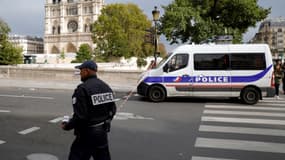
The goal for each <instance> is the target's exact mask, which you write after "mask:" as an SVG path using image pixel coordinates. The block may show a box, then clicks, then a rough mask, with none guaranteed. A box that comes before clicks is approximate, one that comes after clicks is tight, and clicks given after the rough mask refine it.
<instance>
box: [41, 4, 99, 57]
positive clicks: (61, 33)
mask: <svg viewBox="0 0 285 160" xmlns="http://www.w3.org/2000/svg"><path fill="white" fill-rule="evenodd" d="M103 6H104V0H46V4H45V36H44V48H45V53H52V54H59V53H62V52H64V53H75V52H77V51H78V49H79V47H80V45H81V44H83V43H87V44H89V46H90V47H91V48H94V44H93V42H92V39H91V35H92V33H91V30H92V24H93V23H94V21H96V20H97V19H98V16H99V15H100V13H101V9H102V8H103Z"/></svg>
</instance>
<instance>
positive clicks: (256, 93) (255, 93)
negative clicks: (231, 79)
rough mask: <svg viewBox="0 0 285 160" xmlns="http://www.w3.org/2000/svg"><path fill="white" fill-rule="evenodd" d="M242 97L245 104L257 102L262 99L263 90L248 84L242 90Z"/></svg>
mask: <svg viewBox="0 0 285 160" xmlns="http://www.w3.org/2000/svg"><path fill="white" fill-rule="evenodd" d="M240 98H241V101H242V102H243V103H245V104H251V105H253V104H256V103H257V102H258V101H259V100H260V99H262V95H261V90H260V88H258V87H256V86H253V85H250V86H246V87H244V88H243V89H242V90H241V93H240Z"/></svg>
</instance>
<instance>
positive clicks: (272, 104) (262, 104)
mask: <svg viewBox="0 0 285 160" xmlns="http://www.w3.org/2000/svg"><path fill="white" fill-rule="evenodd" d="M257 105H258V106H271V107H275V106H276V107H277V106H278V107H285V102H284V104H282V103H281V104H276V103H270V104H269V103H258V104H257Z"/></svg>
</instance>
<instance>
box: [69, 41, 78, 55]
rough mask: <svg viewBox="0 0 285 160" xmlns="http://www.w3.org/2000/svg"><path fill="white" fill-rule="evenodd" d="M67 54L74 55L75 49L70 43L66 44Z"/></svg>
mask: <svg viewBox="0 0 285 160" xmlns="http://www.w3.org/2000/svg"><path fill="white" fill-rule="evenodd" d="M66 48H67V53H76V52H77V49H76V47H75V46H74V45H73V44H72V43H68V44H67V47H66Z"/></svg>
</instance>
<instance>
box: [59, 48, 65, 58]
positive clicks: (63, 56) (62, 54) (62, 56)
mask: <svg viewBox="0 0 285 160" xmlns="http://www.w3.org/2000/svg"><path fill="white" fill-rule="evenodd" d="M59 58H60V59H62V60H64V59H65V54H64V50H62V51H61V53H60V55H59Z"/></svg>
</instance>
